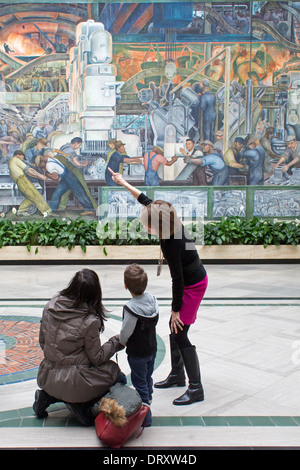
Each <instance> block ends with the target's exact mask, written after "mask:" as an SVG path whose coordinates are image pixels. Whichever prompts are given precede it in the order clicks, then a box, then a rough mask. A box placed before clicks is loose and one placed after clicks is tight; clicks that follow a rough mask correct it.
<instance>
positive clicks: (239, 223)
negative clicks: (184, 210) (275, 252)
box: [204, 217, 300, 248]
mask: <svg viewBox="0 0 300 470" xmlns="http://www.w3.org/2000/svg"><path fill="white" fill-rule="evenodd" d="M299 242H300V226H299V222H298V221H297V220H294V221H291V222H288V221H276V220H262V219H258V218H257V217H253V219H251V220H247V219H240V218H239V217H228V218H226V217H223V218H222V219H221V220H220V221H218V222H209V223H208V224H206V225H205V230H204V244H205V245H263V246H264V247H265V248H266V247H267V246H268V245H298V244H299Z"/></svg>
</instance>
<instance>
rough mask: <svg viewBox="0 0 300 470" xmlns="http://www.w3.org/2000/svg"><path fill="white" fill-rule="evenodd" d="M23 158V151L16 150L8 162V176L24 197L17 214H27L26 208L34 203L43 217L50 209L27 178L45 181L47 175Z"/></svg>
mask: <svg viewBox="0 0 300 470" xmlns="http://www.w3.org/2000/svg"><path fill="white" fill-rule="evenodd" d="M24 158H25V154H24V152H22V151H21V150H16V151H15V152H14V154H13V156H12V158H11V159H10V160H9V162H8V167H9V172H10V177H11V179H12V180H13V181H14V182H15V183H16V184H17V186H18V188H19V190H20V192H21V193H22V194H23V196H24V198H25V199H24V201H23V202H22V203H21V204H20V206H19V209H18V212H17V215H21V216H22V215H23V216H28V215H29V213H28V209H29V207H30V206H32V205H33V204H34V205H35V206H36V208H37V209H38V210H39V211H40V212H41V214H43V215H44V217H45V216H47V215H49V214H50V213H51V209H50V207H49V205H48V204H47V202H46V201H45V199H44V198H43V196H42V195H41V194H40V193H39V191H38V190H37V189H36V187H35V186H34V185H33V184H32V182H31V181H30V180H29V179H28V176H29V177H33V178H38V179H39V180H42V181H46V180H47V177H46V176H45V175H44V174H42V173H38V172H37V171H36V170H35V169H34V168H32V167H30V166H29V165H28V164H27V163H25V162H24Z"/></svg>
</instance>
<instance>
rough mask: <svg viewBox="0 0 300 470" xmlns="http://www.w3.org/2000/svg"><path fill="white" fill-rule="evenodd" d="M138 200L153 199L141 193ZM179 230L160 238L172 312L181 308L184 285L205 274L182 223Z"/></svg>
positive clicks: (195, 280) (194, 247)
mask: <svg viewBox="0 0 300 470" xmlns="http://www.w3.org/2000/svg"><path fill="white" fill-rule="evenodd" d="M138 202H140V203H141V204H143V205H144V206H147V205H148V204H151V202H153V201H152V200H151V199H149V198H148V197H147V196H146V195H145V194H144V193H141V194H140V195H139V197H138ZM180 230H181V235H180V234H179V233H176V234H175V235H174V236H171V237H170V238H168V239H165V240H160V246H161V250H162V253H163V255H164V258H165V260H166V261H167V263H168V266H169V270H170V274H171V278H172V310H173V312H179V311H180V309H181V306H182V296H183V290H184V287H185V286H192V285H194V284H197V283H198V282H201V281H202V280H203V279H204V278H205V276H206V270H205V268H204V266H203V264H202V262H201V260H200V258H199V255H198V252H197V249H196V246H195V244H194V242H193V241H192V239H191V236H190V234H189V232H188V231H187V230H186V229H185V228H184V226H183V225H181V228H180Z"/></svg>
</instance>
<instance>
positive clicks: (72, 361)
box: [33, 269, 125, 426]
mask: <svg viewBox="0 0 300 470" xmlns="http://www.w3.org/2000/svg"><path fill="white" fill-rule="evenodd" d="M105 319H106V316H105V309H104V307H103V305H102V291H101V286H100V282H99V278H98V275H97V273H96V272H95V271H92V270H90V269H82V270H81V271H78V272H77V273H76V274H75V275H74V276H73V278H72V280H71V282H70V284H69V286H68V287H66V288H65V289H63V290H62V291H61V292H60V293H59V294H57V295H55V296H54V297H53V298H52V299H51V300H50V301H49V302H48V303H47V305H46V306H45V308H44V310H43V316H42V320H41V326H40V334H39V342H40V346H41V348H42V350H43V353H44V359H43V360H42V362H41V364H40V366H39V370H38V375H37V383H38V385H39V387H40V388H41V390H37V391H36V393H35V402H34V404H33V410H34V411H35V413H36V415H37V417H38V418H44V417H46V416H47V415H48V413H47V411H46V408H48V406H49V405H51V403H55V402H57V401H62V402H65V403H66V404H67V407H68V408H69V409H70V410H71V411H72V412H73V413H74V414H75V416H76V418H77V419H78V420H79V421H80V422H81V423H82V424H84V425H86V426H89V425H91V424H93V422H94V419H95V417H96V415H95V414H93V409H94V408H93V405H94V403H95V402H96V401H98V400H99V398H100V397H101V396H102V395H104V394H105V393H107V391H108V390H109V388H110V387H111V386H112V385H113V384H115V383H116V382H117V381H123V383H124V378H125V376H124V374H123V373H122V372H120V369H119V366H118V364H117V363H116V362H114V361H112V360H111V357H112V356H113V355H114V354H115V353H116V352H117V351H119V350H121V349H123V346H122V345H121V344H120V342H119V335H116V336H113V337H111V338H110V339H109V340H108V341H107V342H106V343H104V344H103V345H101V342H100V336H99V335H100V332H102V331H103V330H104V321H105Z"/></svg>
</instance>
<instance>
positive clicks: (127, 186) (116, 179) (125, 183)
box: [108, 167, 142, 199]
mask: <svg viewBox="0 0 300 470" xmlns="http://www.w3.org/2000/svg"><path fill="white" fill-rule="evenodd" d="M108 170H109V171H110V172H111V174H112V179H113V181H114V182H115V183H117V184H119V185H120V186H123V187H124V188H125V189H127V190H128V191H129V192H130V193H131V194H132V196H133V197H135V199H138V197H139V195H140V194H141V193H142V191H140V190H139V189H137V188H136V187H135V186H132V185H131V184H130V183H128V181H126V180H125V179H124V178H123V176H122V175H121V174H120V173H115V172H114V171H113V170H112V169H111V168H109V167H108Z"/></svg>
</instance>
